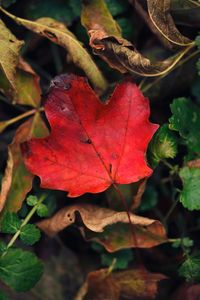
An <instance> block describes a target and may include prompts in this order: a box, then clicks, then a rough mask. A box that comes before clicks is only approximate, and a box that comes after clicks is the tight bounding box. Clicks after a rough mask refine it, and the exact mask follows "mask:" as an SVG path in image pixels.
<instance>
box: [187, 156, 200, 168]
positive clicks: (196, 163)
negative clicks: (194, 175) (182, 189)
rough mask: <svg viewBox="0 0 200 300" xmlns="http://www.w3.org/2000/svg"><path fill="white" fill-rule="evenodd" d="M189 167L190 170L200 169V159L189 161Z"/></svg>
mask: <svg viewBox="0 0 200 300" xmlns="http://www.w3.org/2000/svg"><path fill="white" fill-rule="evenodd" d="M187 166H188V167H190V168H200V158H198V159H194V160H191V161H189V162H188V163H187Z"/></svg>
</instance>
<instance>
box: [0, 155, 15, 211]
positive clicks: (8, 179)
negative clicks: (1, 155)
mask: <svg viewBox="0 0 200 300" xmlns="http://www.w3.org/2000/svg"><path fill="white" fill-rule="evenodd" d="M12 173H13V158H12V153H11V151H8V162H7V167H6V171H5V174H4V177H3V180H2V183H1V192H0V212H1V211H2V209H3V208H4V205H5V202H6V198H7V194H8V192H9V190H10V187H11V184H12Z"/></svg>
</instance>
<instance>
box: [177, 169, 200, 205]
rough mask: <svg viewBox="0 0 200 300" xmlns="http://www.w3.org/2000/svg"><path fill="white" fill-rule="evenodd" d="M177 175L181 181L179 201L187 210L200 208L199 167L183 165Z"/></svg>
mask: <svg viewBox="0 0 200 300" xmlns="http://www.w3.org/2000/svg"><path fill="white" fill-rule="evenodd" d="M179 175H180V177H181V179H182V181H183V190H182V191H181V193H180V202H181V203H182V204H183V206H184V207H185V208H187V209H189V210H199V209H200V190H199V186H200V169H199V168H189V167H184V168H182V169H181V170H180V172H179Z"/></svg>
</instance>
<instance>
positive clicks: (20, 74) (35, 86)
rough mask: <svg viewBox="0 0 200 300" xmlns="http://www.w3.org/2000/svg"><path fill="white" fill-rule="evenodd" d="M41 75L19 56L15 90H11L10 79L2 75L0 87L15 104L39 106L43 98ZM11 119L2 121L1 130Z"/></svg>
mask: <svg viewBox="0 0 200 300" xmlns="http://www.w3.org/2000/svg"><path fill="white" fill-rule="evenodd" d="M39 80H40V78H39V76H38V75H37V74H36V73H35V72H34V71H33V69H32V68H31V66H30V65H29V64H28V63H27V62H25V61H24V60H23V59H22V58H19V62H18V65H17V67H16V74H15V88H16V89H15V90H10V87H9V83H8V81H7V80H6V79H5V78H4V77H3V76H0V89H1V91H2V93H4V94H5V95H6V96H7V97H8V98H9V99H10V100H11V101H12V103H13V104H16V103H17V104H22V105H30V106H32V107H38V106H39V105H40V100H41V93H42V92H41V88H40V83H39ZM8 123H9V121H8V122H7V123H6V122H0V131H3V129H5V128H6V124H8Z"/></svg>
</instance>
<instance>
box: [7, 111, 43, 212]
mask: <svg viewBox="0 0 200 300" xmlns="http://www.w3.org/2000/svg"><path fill="white" fill-rule="evenodd" d="M47 133H48V130H47V128H46V125H45V123H44V122H43V120H42V119H41V116H40V114H39V113H36V114H35V116H34V117H32V118H30V119H29V120H28V121H26V122H25V123H23V124H22V125H20V126H19V127H18V129H17V131H16V133H15V136H14V139H13V141H12V143H11V144H10V145H9V147H8V149H9V150H8V151H9V157H8V162H7V168H6V171H5V172H6V173H5V174H7V173H8V174H9V181H11V182H10V186H9V188H8V189H6V193H4V197H5V198H6V203H5V210H8V211H18V210H19V209H20V208H21V205H22V203H23V200H24V198H25V196H26V194H27V193H28V192H29V191H30V190H31V188H32V180H33V175H32V174H30V173H29V172H28V170H27V169H26V168H25V165H24V162H23V159H22V155H21V150H20V144H21V143H22V142H24V141H25V140H27V139H30V138H31V137H41V136H44V135H46V134H47ZM11 163H13V167H12V169H11V170H10V171H9V166H10V165H11ZM3 182H4V181H3Z"/></svg>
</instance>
